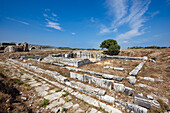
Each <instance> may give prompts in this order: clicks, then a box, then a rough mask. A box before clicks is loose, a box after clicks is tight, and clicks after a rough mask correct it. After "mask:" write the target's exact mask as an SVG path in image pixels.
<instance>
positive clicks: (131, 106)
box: [127, 102, 148, 113]
mask: <svg viewBox="0 0 170 113" xmlns="http://www.w3.org/2000/svg"><path fill="white" fill-rule="evenodd" d="M127 107H128V109H129V110H132V111H133V112H135V113H147V112H148V110H147V109H146V108H143V107H141V106H138V105H136V104H132V103H129V102H127Z"/></svg>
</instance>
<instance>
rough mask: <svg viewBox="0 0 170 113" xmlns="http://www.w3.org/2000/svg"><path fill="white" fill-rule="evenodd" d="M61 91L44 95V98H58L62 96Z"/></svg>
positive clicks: (50, 99)
mask: <svg viewBox="0 0 170 113" xmlns="http://www.w3.org/2000/svg"><path fill="white" fill-rule="evenodd" d="M62 93H63V92H57V93H53V94H51V95H47V96H45V97H44V98H45V99H48V100H49V101H53V100H56V99H59V98H60V97H61V96H62Z"/></svg>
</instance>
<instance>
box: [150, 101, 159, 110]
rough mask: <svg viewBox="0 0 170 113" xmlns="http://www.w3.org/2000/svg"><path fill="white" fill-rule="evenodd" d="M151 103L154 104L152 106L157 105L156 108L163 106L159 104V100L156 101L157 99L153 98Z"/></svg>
mask: <svg viewBox="0 0 170 113" xmlns="http://www.w3.org/2000/svg"><path fill="white" fill-rule="evenodd" d="M151 104H152V106H155V107H156V108H160V107H161V105H160V104H159V102H158V101H156V100H152V102H151Z"/></svg>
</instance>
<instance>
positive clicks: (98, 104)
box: [14, 61, 121, 113]
mask: <svg viewBox="0 0 170 113" xmlns="http://www.w3.org/2000/svg"><path fill="white" fill-rule="evenodd" d="M14 62H17V61H14ZM16 66H17V65H16ZM19 68H21V69H22V70H24V71H26V72H29V73H31V74H33V75H35V76H37V77H39V78H41V79H42V80H45V81H48V82H49V83H51V84H53V85H56V86H57V87H60V88H62V89H64V90H66V91H68V92H69V93H71V94H72V95H74V96H76V97H77V98H78V99H81V100H83V101H85V102H87V103H88V104H90V105H93V106H95V107H102V108H104V109H105V110H106V111H108V112H111V113H121V111H120V110H118V109H115V108H113V107H112V106H110V105H106V104H105V103H102V102H100V101H98V100H96V99H94V98H92V97H89V96H86V95H84V94H80V93H78V92H73V90H70V88H66V87H65V86H63V85H60V84H58V83H57V82H52V81H49V80H48V79H46V78H43V77H41V76H39V75H38V74H36V73H33V72H31V71H28V70H26V69H25V68H22V67H21V66H19ZM66 83H68V82H66ZM40 87H41V86H40ZM37 88H39V87H37ZM41 88H42V87H41ZM45 89H49V88H48V87H45ZM68 89H69V90H68ZM37 92H41V90H39V91H37ZM98 92H99V90H98ZM54 94H55V93H54ZM101 95H103V94H102V93H101ZM47 97H48V99H50V97H49V95H48V94H47V95H46V96H45V98H47ZM53 97H56V96H53ZM56 99H57V98H56ZM51 101H53V100H51ZM49 105H50V104H49ZM68 105H70V104H68ZM50 106H52V105H50ZM50 106H49V108H50ZM59 109H60V110H59ZM59 109H58V108H57V109H56V108H52V111H54V112H56V111H58V110H59V111H61V107H59ZM79 109H80V108H79Z"/></svg>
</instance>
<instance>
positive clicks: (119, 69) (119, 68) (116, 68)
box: [103, 66, 124, 71]
mask: <svg viewBox="0 0 170 113" xmlns="http://www.w3.org/2000/svg"><path fill="white" fill-rule="evenodd" d="M103 68H105V69H107V68H110V69H114V70H117V71H123V70H124V68H121V67H112V66H104V67H103Z"/></svg>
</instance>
